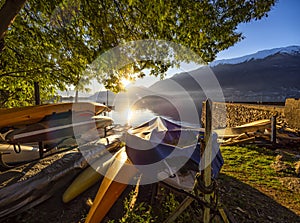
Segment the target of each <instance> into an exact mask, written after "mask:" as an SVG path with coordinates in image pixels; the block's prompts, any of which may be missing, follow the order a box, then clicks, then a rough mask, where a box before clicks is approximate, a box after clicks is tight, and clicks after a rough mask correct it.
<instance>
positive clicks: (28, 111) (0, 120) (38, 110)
mask: <svg viewBox="0 0 300 223" xmlns="http://www.w3.org/2000/svg"><path fill="white" fill-rule="evenodd" d="M67 111H75V112H76V111H91V112H92V113H93V114H94V115H98V114H100V113H101V112H103V111H110V109H109V108H108V107H107V106H105V105H103V104H100V103H93V102H78V103H56V104H45V105H37V106H27V107H21V108H5V109H0V129H1V128H4V127H15V126H19V125H27V124H33V123H36V122H39V121H41V120H42V119H43V118H44V117H45V116H47V115H51V114H53V113H62V112H67Z"/></svg>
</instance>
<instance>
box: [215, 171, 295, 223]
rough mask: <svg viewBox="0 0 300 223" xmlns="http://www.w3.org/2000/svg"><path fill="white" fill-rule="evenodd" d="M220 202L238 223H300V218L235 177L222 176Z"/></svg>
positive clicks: (220, 178)
mask: <svg viewBox="0 0 300 223" xmlns="http://www.w3.org/2000/svg"><path fill="white" fill-rule="evenodd" d="M218 182H219V185H220V192H219V194H220V200H221V202H222V204H224V205H225V207H226V208H227V210H228V211H229V212H230V214H231V215H232V216H233V217H234V218H235V220H236V221H237V222H270V223H271V222H272V223H273V222H278V223H285V222H286V223H293V222H295V223H296V222H300V216H299V215H297V214H296V213H294V212H292V211H291V210H290V209H288V208H286V207H284V206H282V205H280V204H279V203H277V202H276V201H275V200H273V199H272V198H270V197H268V196H267V195H265V194H264V193H262V192H260V191H258V190H257V189H255V188H253V187H251V186H249V185H248V184H245V183H243V182H241V181H239V180H237V179H236V178H234V177H231V176H228V175H226V174H220V176H219V179H218Z"/></svg>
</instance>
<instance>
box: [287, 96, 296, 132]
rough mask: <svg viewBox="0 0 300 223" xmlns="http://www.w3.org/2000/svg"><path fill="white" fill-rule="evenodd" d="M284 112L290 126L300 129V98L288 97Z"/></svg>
mask: <svg viewBox="0 0 300 223" xmlns="http://www.w3.org/2000/svg"><path fill="white" fill-rule="evenodd" d="M284 113H285V118H286V122H287V123H288V125H289V127H291V128H296V129H300V99H294V98H288V99H286V101H285V110H284Z"/></svg>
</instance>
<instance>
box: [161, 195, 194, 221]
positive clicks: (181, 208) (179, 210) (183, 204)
mask: <svg viewBox="0 0 300 223" xmlns="http://www.w3.org/2000/svg"><path fill="white" fill-rule="evenodd" d="M193 200H194V199H193V198H191V197H186V198H185V199H184V200H183V202H181V204H180V205H179V206H178V207H177V208H176V209H175V211H173V213H172V214H171V215H170V216H169V217H168V218H167V219H166V220H165V221H164V223H171V222H174V221H175V220H176V218H178V216H179V215H181V213H182V212H183V211H184V210H185V209H186V208H187V207H188V206H189V205H190V204H191V203H192V202H193Z"/></svg>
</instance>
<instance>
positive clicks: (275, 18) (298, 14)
mask: <svg viewBox="0 0 300 223" xmlns="http://www.w3.org/2000/svg"><path fill="white" fill-rule="evenodd" d="M236 31H237V32H242V33H243V36H244V37H245V38H244V39H243V40H241V41H240V42H238V43H236V44H235V45H234V46H232V47H229V48H228V49H227V50H224V51H222V52H220V53H219V54H218V55H217V58H216V60H221V59H230V58H235V57H241V56H245V55H248V54H253V53H256V52H258V51H261V50H266V49H272V48H280V47H286V46H292V45H299V46H300V0H279V1H278V2H277V4H276V5H275V6H274V7H273V8H272V9H271V11H270V12H269V13H268V17H264V18H262V19H261V20H257V21H252V22H250V23H245V24H240V25H239V26H238V28H237V30H236ZM196 68H197V67H194V66H190V65H187V64H184V65H183V66H182V67H181V69H170V70H169V71H168V75H167V77H171V76H173V75H174V74H176V73H181V72H184V71H190V70H193V69H196ZM158 80H159V79H158V78H154V77H149V76H146V77H145V78H143V79H139V80H137V81H136V82H135V83H134V84H130V85H129V86H145V87H149V86H151V85H152V84H154V83H155V82H156V81H158ZM91 89H92V92H95V91H99V86H98V85H94V84H92V86H91ZM100 90H105V89H104V87H101V88H100Z"/></svg>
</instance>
